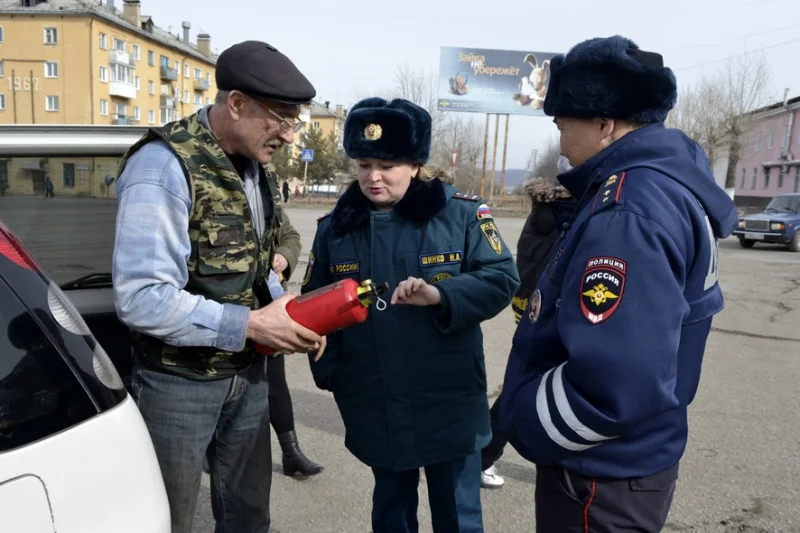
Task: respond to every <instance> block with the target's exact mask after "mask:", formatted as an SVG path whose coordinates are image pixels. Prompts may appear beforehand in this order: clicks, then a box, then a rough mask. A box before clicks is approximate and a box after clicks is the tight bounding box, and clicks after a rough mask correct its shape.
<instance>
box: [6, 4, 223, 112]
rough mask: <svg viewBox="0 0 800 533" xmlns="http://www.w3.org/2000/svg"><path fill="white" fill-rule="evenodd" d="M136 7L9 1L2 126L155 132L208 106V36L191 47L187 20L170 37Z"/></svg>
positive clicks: (212, 59) (211, 58)
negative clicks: (85, 126)
mask: <svg viewBox="0 0 800 533" xmlns="http://www.w3.org/2000/svg"><path fill="white" fill-rule="evenodd" d="M154 1H155V0H154ZM120 8H121V9H120ZM141 8H142V3H141V1H140V0H105V1H104V2H103V3H101V2H100V1H99V0H13V1H11V0H6V1H5V2H4V3H3V4H2V5H1V6H0V124H119V125H126V124H138V125H143V126H147V125H162V124H164V123H166V122H170V121H172V120H175V119H179V118H182V117H184V116H187V115H190V114H192V113H193V112H195V111H196V110H197V109H198V108H199V107H201V106H202V105H206V104H209V103H211V102H212V101H213V98H214V96H215V94H216V87H215V83H214V68H215V65H216V55H215V54H213V53H212V52H211V37H210V36H209V35H208V34H200V35H198V36H197V40H196V43H192V42H191V41H190V32H191V23H190V22H183V23H182V28H181V29H182V33H177V32H175V33H173V32H171V31H166V30H164V29H162V28H160V27H159V26H157V25H156V23H155V21H154V20H153V18H152V17H149V16H146V15H142V12H141Z"/></svg>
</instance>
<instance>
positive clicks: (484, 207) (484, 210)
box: [478, 204, 492, 220]
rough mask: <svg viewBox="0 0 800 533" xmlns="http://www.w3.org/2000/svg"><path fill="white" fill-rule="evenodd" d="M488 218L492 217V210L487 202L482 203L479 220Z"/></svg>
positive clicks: (479, 208) (479, 209)
mask: <svg viewBox="0 0 800 533" xmlns="http://www.w3.org/2000/svg"><path fill="white" fill-rule="evenodd" d="M487 218H492V212H491V211H490V210H489V206H488V205H486V204H481V205H479V206H478V220H484V219H487Z"/></svg>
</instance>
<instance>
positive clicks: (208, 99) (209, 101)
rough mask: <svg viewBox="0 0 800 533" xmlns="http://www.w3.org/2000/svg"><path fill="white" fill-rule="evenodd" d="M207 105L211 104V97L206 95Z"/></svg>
mask: <svg viewBox="0 0 800 533" xmlns="http://www.w3.org/2000/svg"><path fill="white" fill-rule="evenodd" d="M206 105H211V97H210V96H206Z"/></svg>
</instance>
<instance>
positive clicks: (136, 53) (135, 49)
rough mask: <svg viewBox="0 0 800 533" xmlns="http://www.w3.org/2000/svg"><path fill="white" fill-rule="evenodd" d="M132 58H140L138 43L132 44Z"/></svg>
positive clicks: (140, 51)
mask: <svg viewBox="0 0 800 533" xmlns="http://www.w3.org/2000/svg"><path fill="white" fill-rule="evenodd" d="M133 58H134V59H135V60H136V61H139V60H140V59H141V58H142V49H141V48H139V45H138V44H134V45H133Z"/></svg>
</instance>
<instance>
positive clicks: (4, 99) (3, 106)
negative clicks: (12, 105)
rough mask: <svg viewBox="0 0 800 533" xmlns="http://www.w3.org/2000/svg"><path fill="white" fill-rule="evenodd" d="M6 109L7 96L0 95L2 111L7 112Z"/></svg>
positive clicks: (0, 109) (0, 108)
mask: <svg viewBox="0 0 800 533" xmlns="http://www.w3.org/2000/svg"><path fill="white" fill-rule="evenodd" d="M5 109H6V95H4V94H0V111H5Z"/></svg>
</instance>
